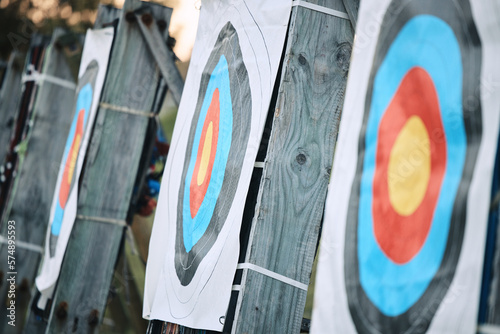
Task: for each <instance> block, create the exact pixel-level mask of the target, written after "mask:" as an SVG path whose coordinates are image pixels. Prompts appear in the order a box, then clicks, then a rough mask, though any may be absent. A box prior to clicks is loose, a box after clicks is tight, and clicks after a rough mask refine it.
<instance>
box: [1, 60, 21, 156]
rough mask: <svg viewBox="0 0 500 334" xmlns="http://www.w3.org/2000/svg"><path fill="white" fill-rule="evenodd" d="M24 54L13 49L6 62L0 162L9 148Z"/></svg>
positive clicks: (17, 107)
mask: <svg viewBox="0 0 500 334" xmlns="http://www.w3.org/2000/svg"><path fill="white" fill-rule="evenodd" d="M25 57H26V55H24V54H20V53H19V52H16V51H14V52H13V53H12V54H11V55H10V57H9V62H8V63H7V68H6V72H5V77H4V79H3V83H2V89H1V90H0V164H1V163H3V161H4V159H5V156H6V154H7V151H8V149H9V143H10V138H11V135H12V128H13V125H14V119H15V118H16V113H17V111H18V110H19V102H20V101H21V88H22V83H21V75H22V73H23V65H24V58H25Z"/></svg>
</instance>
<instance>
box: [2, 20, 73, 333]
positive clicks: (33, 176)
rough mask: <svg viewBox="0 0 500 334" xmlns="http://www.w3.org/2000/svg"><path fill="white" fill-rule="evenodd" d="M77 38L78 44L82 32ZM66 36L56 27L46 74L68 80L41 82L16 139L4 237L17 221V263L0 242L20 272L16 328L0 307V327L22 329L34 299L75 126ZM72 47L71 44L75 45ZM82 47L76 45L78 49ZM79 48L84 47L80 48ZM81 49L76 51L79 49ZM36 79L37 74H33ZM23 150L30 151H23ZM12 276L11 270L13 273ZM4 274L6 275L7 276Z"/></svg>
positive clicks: (4, 266)
mask: <svg viewBox="0 0 500 334" xmlns="http://www.w3.org/2000/svg"><path fill="white" fill-rule="evenodd" d="M71 36H73V37H74V41H75V43H76V44H78V43H79V40H78V37H77V36H75V35H71ZM62 37H68V35H67V34H66V32H64V31H63V30H61V29H58V30H56V31H55V32H54V34H53V37H52V41H51V44H50V45H49V47H48V49H47V50H46V53H45V56H44V65H43V69H42V73H43V74H45V75H47V76H51V77H53V78H58V79H60V80H61V81H65V83H64V85H60V84H55V83H54V81H50V80H42V81H38V82H37V83H36V85H38V91H37V94H36V100H35V103H34V108H33V112H32V113H31V117H30V120H29V126H28V130H27V135H26V138H25V139H24V140H23V142H21V143H20V144H18V146H17V147H18V150H17V153H18V155H19V164H18V168H17V174H18V175H17V177H16V178H15V183H14V186H13V189H12V192H11V196H10V198H9V201H8V206H7V211H6V215H5V217H6V219H5V221H3V225H2V236H3V237H4V238H6V236H7V223H6V222H7V221H15V237H16V249H15V253H14V254H13V255H14V257H15V259H16V261H15V267H13V268H10V267H7V255H12V254H8V253H7V251H8V249H7V244H6V243H2V244H1V245H0V248H1V251H0V254H1V256H0V258H1V259H3V261H2V262H1V266H2V272H3V273H5V274H6V275H7V273H8V272H13V271H14V272H17V274H16V275H15V276H16V284H17V288H16V294H15V298H14V301H15V305H16V327H12V326H10V325H8V323H7V322H8V321H10V320H11V319H9V318H8V317H7V312H8V311H7V310H6V308H5V307H2V308H0V328H1V329H0V332H2V333H17V332H20V331H21V330H22V328H23V322H24V316H25V314H26V310H27V308H28V304H29V300H30V288H31V286H32V285H33V283H34V279H35V276H36V273H37V269H38V263H39V261H40V258H41V253H42V245H43V243H44V241H45V236H44V235H45V229H46V226H47V223H48V220H49V214H50V205H51V200H52V194H53V192H54V187H55V184H56V180H57V172H58V167H59V162H60V161H61V157H62V155H63V151H64V143H65V139H66V137H67V135H68V132H69V129H70V125H71V118H72V116H73V115H72V112H71V106H72V104H73V99H74V94H75V93H74V88H75V85H74V82H75V78H74V77H73V76H72V74H71V72H72V71H71V69H70V66H69V65H68V63H67V61H66V56H67V55H66V54H65V53H66V52H65V51H66V48H67V46H66V45H65V44H64V43H61V42H60V40H61V38H62ZM71 49H73V45H72V47H71ZM75 50H78V47H76V48H75ZM80 50H81V48H80ZM77 52H78V51H77ZM35 80H36V79H35ZM24 152H28V153H27V154H25V153H24ZM10 276H11V275H10V274H9V277H10ZM5 279H6V278H5V276H4V277H3V278H2V280H5ZM8 290H9V284H2V285H1V287H0V300H1V301H2V305H7V302H10V299H9V298H8V297H7V292H8Z"/></svg>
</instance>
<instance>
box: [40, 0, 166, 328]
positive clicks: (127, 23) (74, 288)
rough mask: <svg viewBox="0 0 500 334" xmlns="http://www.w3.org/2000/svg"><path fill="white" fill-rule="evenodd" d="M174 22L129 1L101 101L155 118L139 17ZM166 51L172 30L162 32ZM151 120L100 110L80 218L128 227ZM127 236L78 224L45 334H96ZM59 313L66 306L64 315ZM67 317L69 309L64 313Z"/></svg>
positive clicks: (156, 79)
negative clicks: (141, 14) (141, 13)
mask: <svg viewBox="0 0 500 334" xmlns="http://www.w3.org/2000/svg"><path fill="white" fill-rule="evenodd" d="M145 9H147V10H148V11H149V12H150V13H151V14H152V16H153V17H154V19H155V20H156V21H158V20H165V21H166V22H167V27H168V22H169V21H170V15H171V13H172V10H171V9H170V8H166V7H162V6H158V5H154V4H151V3H141V2H139V1H134V0H127V1H126V2H125V5H124V8H123V13H122V16H121V18H120V20H119V24H118V29H117V33H116V37H115V41H114V45H113V50H112V54H111V58H110V64H109V67H108V73H107V77H106V81H105V84H104V88H103V94H102V96H101V101H102V102H106V103H108V104H111V105H116V106H120V107H127V108H130V109H135V110H142V111H149V112H157V111H158V109H159V105H160V103H159V102H158V101H162V100H163V97H164V96H163V95H164V94H163V92H162V89H161V88H162V87H164V85H163V84H162V79H161V77H160V74H159V73H160V72H159V70H158V68H157V66H156V64H155V60H154V58H153V56H152V54H151V53H150V51H149V50H148V47H147V46H146V44H145V41H144V38H143V36H142V34H141V31H140V28H139V26H138V24H137V20H136V16H135V13H136V11H142V10H145ZM162 34H163V38H164V41H165V43H166V42H167V39H168V29H164V32H162ZM150 121H151V119H150V118H149V117H144V116H137V115H133V114H128V113H124V112H118V111H115V110H112V109H108V108H103V107H100V108H99V110H98V114H97V118H96V123H95V126H94V130H93V134H92V137H91V139H90V143H89V148H88V151H87V157H86V162H85V165H84V170H83V172H82V176H81V181H80V182H81V185H80V192H79V202H78V215H80V216H83V217H104V218H111V219H115V220H122V221H123V220H126V219H127V216H128V213H129V206H130V201H131V198H132V195H133V190H134V189H133V188H134V185H135V181H136V179H137V173H138V170H139V167H140V163H141V161H140V159H141V155H142V152H143V149H144V147H145V144H146V143H145V137H146V132H147V129H148V123H149V122H150ZM123 231H124V228H123V227H122V226H119V225H114V224H107V223H99V222H96V221H93V220H92V219H91V218H77V219H76V221H75V225H74V228H73V231H72V234H71V238H70V241H69V244H68V248H67V250H66V256H65V259H64V262H63V265H62V269H61V276H60V278H59V283H58V286H57V288H56V292H55V297H54V302H53V307H52V310H51V314H50V317H49V324H48V327H47V333H66V332H68V331H73V330H74V331H75V332H78V333H94V332H97V329H98V323H100V322H101V321H102V315H103V313H104V308H105V306H106V300H107V296H108V292H109V287H110V284H111V279H112V276H113V270H114V267H115V263H116V260H117V257H118V253H119V250H120V244H121V242H122V239H123ZM61 305H67V309H66V310H65V312H63V313H61V312H60V311H61ZM63 309H64V307H63Z"/></svg>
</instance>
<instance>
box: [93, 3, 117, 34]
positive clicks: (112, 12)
mask: <svg viewBox="0 0 500 334" xmlns="http://www.w3.org/2000/svg"><path fill="white" fill-rule="evenodd" d="M120 15H121V9H118V8H115V7H113V6H111V5H104V4H102V3H100V4H99V7H98V8H97V16H96V18H95V21H94V29H101V28H105V27H107V26H109V25H111V24H113V21H114V20H117V19H118V18H119V17H120Z"/></svg>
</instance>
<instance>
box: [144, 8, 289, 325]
mask: <svg viewBox="0 0 500 334" xmlns="http://www.w3.org/2000/svg"><path fill="white" fill-rule="evenodd" d="M290 11H291V1H290V0H279V1H264V0H259V1H243V0H236V1H227V0H225V1H204V2H203V4H202V7H201V12H200V19H199V24H198V32H197V36H196V40H195V45H194V49H193V53H192V58H191V62H190V67H189V71H188V75H187V79H186V84H185V86H184V91H183V95H182V99H181V103H180V106H179V111H178V115H177V119H176V123H175V127H174V133H173V138H172V144H171V147H170V151H169V155H168V158H167V163H166V166H165V172H164V175H163V180H162V185H161V190H160V195H159V199H158V207H157V211H156V215H155V221H154V225H153V231H152V236H151V241H150V246H149V257H148V263H147V268H146V287H145V298H144V311H143V316H144V317H145V318H147V319H158V320H163V321H170V322H173V323H176V324H181V325H185V326H188V327H191V328H200V329H209V330H219V331H220V330H222V327H223V323H224V316H225V313H226V310H227V306H228V303H229V297H230V293H231V286H232V281H233V278H234V273H235V270H236V264H237V259H238V252H239V230H240V225H241V219H242V215H243V209H244V204H245V198H246V195H247V191H248V187H249V184H250V178H251V175H252V171H253V166H254V164H255V158H256V155H257V150H258V147H259V144H260V139H261V136H262V132H263V130H264V125H265V120H266V116H267V112H268V108H269V104H270V100H271V95H272V90H273V87H274V82H275V80H276V75H277V71H278V66H279V63H280V58H281V54H282V52H283V47H284V40H285V35H286V31H287V27H288V20H289V16H290Z"/></svg>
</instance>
